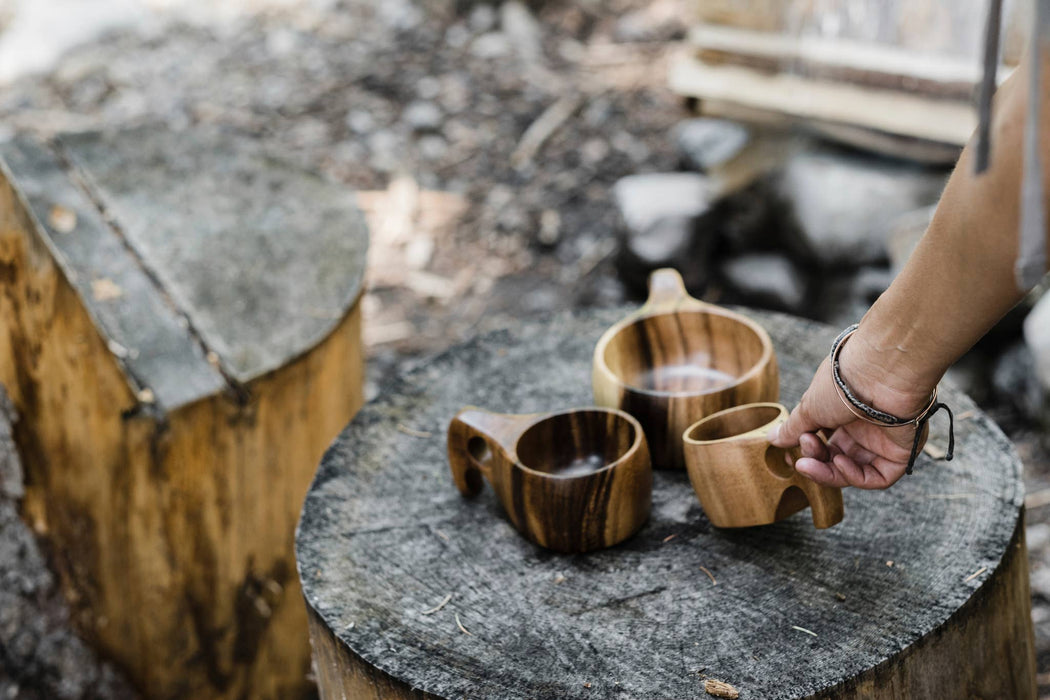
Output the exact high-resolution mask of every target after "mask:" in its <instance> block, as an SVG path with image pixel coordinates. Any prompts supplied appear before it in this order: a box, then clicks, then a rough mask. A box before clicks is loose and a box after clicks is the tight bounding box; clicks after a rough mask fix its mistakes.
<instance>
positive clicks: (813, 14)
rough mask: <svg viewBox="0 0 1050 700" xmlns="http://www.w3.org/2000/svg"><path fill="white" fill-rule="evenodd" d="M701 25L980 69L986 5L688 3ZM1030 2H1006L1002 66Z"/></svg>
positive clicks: (928, 1) (972, 1)
mask: <svg viewBox="0 0 1050 700" xmlns="http://www.w3.org/2000/svg"><path fill="white" fill-rule="evenodd" d="M691 4H692V6H693V9H694V12H695V17H696V18H697V20H698V21H699V22H700V23H703V24H711V25H720V26H731V27H738V28H741V29H751V30H756V31H764V32H776V33H782V34H785V35H789V36H801V35H806V36H808V37H812V38H817V37H825V38H837V39H845V40H856V41H864V42H874V43H878V44H882V45H885V46H892V47H896V48H898V49H904V50H909V51H919V52H924V53H927V54H936V55H940V56H954V57H956V58H960V59H963V60H971V61H973V63H974V65H979V64H980V59H981V49H980V47H981V37H982V34H981V32H982V31H983V28H984V24H985V19H986V17H987V10H988V3H987V0H953V2H944V1H943V0H879V1H877V2H876V1H874V0H825V1H823V2H808V1H807V2H784V1H783V0H692V3H691ZM1030 18H1031V3H1030V2H1017V1H1011V0H1007V2H1006V3H1005V5H1004V16H1003V51H1002V56H1003V61H1004V62H1005V63H1007V64H1009V65H1016V64H1017V62H1018V59H1019V58H1020V55H1021V52H1022V50H1023V48H1024V45H1025V43H1026V41H1027V35H1028V34H1027V32H1026V31H1025V27H1026V26H1028V22H1029V21H1030Z"/></svg>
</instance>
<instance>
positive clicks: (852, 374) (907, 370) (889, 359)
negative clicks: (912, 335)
mask: <svg viewBox="0 0 1050 700" xmlns="http://www.w3.org/2000/svg"><path fill="white" fill-rule="evenodd" d="M863 330H864V326H863V325H862V326H861V327H860V328H859V329H857V331H856V332H855V333H854V334H853V335H851V336H850V337H849V338H848V339H847V340H846V342H845V343H844V344H843V346H842V349H841V351H840V353H839V375H840V376H841V378H842V380H843V381H844V382H845V383H846V385H847V386H848V387H849V388H850V390H851V391H852V392H853V393H854V395H855V396H856V397H857V398H858V399H860V400H861V401H862V402H864V403H866V404H868V405H869V406H872V407H874V408H876V409H878V410H880V411H884V412H886V413H889V414H891V415H893V416H897V417H899V418H905V419H907V418H912V417H913V416H915V415H917V414H918V413H919V412H921V411H922V410H923V409H924V408H925V407H926V405H927V404H928V403H929V400H930V394H931V393H932V392H933V390H934V388H935V387H936V386H937V382H938V381H939V379H940V376H939V375H935V374H933V373H932V372H924V371H922V369H921V368H919V367H916V366H915V358H914V357H913V356H912V355H909V353H908V352H907V351H906V350H905V349H904V348H905V347H907V346H901V345H899V344H896V345H894V346H892V347H886V346H884V345H881V344H876V343H873V342H871V340H870V337H868V336H866V335H864V334H862V333H863ZM869 335H870V334H869Z"/></svg>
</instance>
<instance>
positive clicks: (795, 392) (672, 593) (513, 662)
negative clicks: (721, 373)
mask: <svg viewBox="0 0 1050 700" xmlns="http://www.w3.org/2000/svg"><path fill="white" fill-rule="evenodd" d="M622 315H623V311H607V312H599V313H593V314H586V315H581V316H576V317H573V316H568V315H563V316H558V317H555V318H554V319H552V320H550V321H549V322H544V323H529V324H523V325H522V327H521V328H519V329H517V330H515V331H513V332H511V331H506V332H498V333H495V334H493V335H490V336H487V337H485V338H483V339H480V340H477V341H474V342H471V343H468V344H466V345H464V346H461V347H458V348H455V349H453V350H451V351H449V352H448V353H445V354H443V355H441V356H439V357H437V358H435V359H433V360H431V361H429V362H427V363H425V364H423V365H422V366H420V367H418V368H417V369H415V370H414V371H412V372H410V373H408V374H407V375H405V376H403V377H402V378H399V379H397V380H395V381H393V382H391V383H389V384H388V385H386V386H385V387H383V389H382V391H381V393H380V398H379V399H378V400H377V401H375V402H373V403H371V404H369V405H368V406H366V407H365V408H364V409H363V410H362V411H361V412H360V413H359V414H358V415H357V417H356V418H355V419H354V421H353V422H352V423H351V424H350V426H349V427H348V428H347V429H346V430H345V431H344V432H343V434H342V435H341V436H340V437H339V439H338V440H336V442H335V443H334V444H333V446H332V447H331V448H330V449H329V451H328V453H327V454H326V456H325V458H324V460H323V461H322V463H321V466H320V469H319V471H318V473H317V476H316V478H315V481H314V484H313V486H312V487H311V490H310V493H309V495H308V496H307V500H306V503H305V505H304V508H303V513H302V517H301V520H300V523H299V529H298V533H297V561H298V566H299V572H300V577H301V579H302V583H303V591H304V594H305V597H306V601H307V604H308V606H309V607H310V608H311V611H312V612H311V614H312V620H313V623H314V626H315V630H314V631H315V638H316V634H317V632H318V630H319V629H321V628H323V630H324V631H325V632H326V633H327V635H329V637H327V638H326V639H325V640H324V641H321V642H320V643H318V644H317V645H316V648H317V649H318V650H319V651H318V653H322V652H323V654H322V656H323V659H319V660H318V664H319V666H324V668H319V678H320V684H321V691H322V694H323V695H325V694H326V690H328V691H329V694H328V695H327V697H338V693H339V689H340V688H342V689H344V690H346V689H347V688H351V689H353V688H359V687H362V686H360V685H359V684H365V686H364V687H367V688H371V689H372V690H371V692H380V691H379V690H376V689H377V688H379V687H380V686H381V687H382V688H385V689H387V690H386V691H383V692H386V693H388V695H383V696H384V697H398V698H400V697H416V695H415V694H412V693H410V692H409V690H408V689H413V690H414V691H425V692H426V693H429V694H432V695H433V696H435V697H442V698H460V697H471V698H541V697H542V698H548V697H558V698H591V699H593V698H606V697H609V698H620V697H622V698H698V697H707V696H706V695H704V691H703V681H702V677H701V675H700V673H701V672H702V673H704V674H706V675H707V676H708V677H713V678H718V679H722V680H725V681H728V682H730V683H732V684H733V685H735V686H737V687H738V688H740V690H741V691H742V695H741V697H746V698H764V699H770V698H774V699H775V698H798V697H806V696H815V695H819V696H820V697H825V696H827V697H832V696H837V695H838V693H842V692H845V691H844V690H843V689H852V690H850V692H851V693H854V694H849V695H848V696H849V697H868V695H865V694H864V693H865V692H868V691H865V688H868V689H869V691H870V686H866V685H864V684H865V683H874V684H875V685H876V686H878V687H880V688H881V689H882V690H881V692H882V693H885V692H886V690H885V688H886V684H888V683H893V682H896V680H893V679H901V678H906V679H907V688H909V689H911V691H910V692H912V693H915V692H919V693H920V694H918V695H915V694H913V695H911V697H935V696H937V692H936V690H935V688H936V687H938V686H940V687H943V685H944V683H945V679H946V678H951V677H961V676H964V675H965V676H966V677H967V678H970V677H971V676H972V675H974V674H976V675H978V676H980V675H985V676H989V677H991V676H995V678H994V679H993V680H992V683H993V684H994V691H995V692H998V693H1001V692H1002V690H1003V688H1004V685H1003V684H1004V683H1005V684H1006V685H1007V686H1009V685H1010V684H1011V683H1016V685H1015V686H1014V687H1013V688H1012V689H1010V688H1007V694H1008V695H991V694H989V692H991V691H986V690H982V687H987V685H985V686H981V681H980V680H977V681H974V682H973V684H972V685H970V686H968V687H969V688H971V689H972V692H971V693H970V694H969V695H967V697H970V696H973V697H1005V696H1010V697H1029V696H1030V694H1032V695H1031V696H1032V697H1034V685H1033V684H1032V683H1033V682H1032V680H1031V679H1032V678H1033V677H1034V676H1033V674H1034V670H1033V669H1034V658H1033V655H1032V642H1031V626H1030V620H1028V619H1027V614H1028V613H1027V610H1028V608H1027V605H1028V602H1027V574H1026V569H1025V568H1024V567H1025V562H1024V547H1023V543H1022V541H1021V539H1020V537H1021V535H1020V533H1021V532H1022V528H1021V527H1020V523H1021V520H1020V517H1021V512H1022V484H1021V481H1020V462H1019V460H1018V459H1017V457H1016V455H1015V453H1014V451H1013V448H1012V446H1011V444H1010V442H1009V441H1008V440H1007V439H1006V438H1005V437H1004V436H1003V434H1002V433H1001V432H1000V431H999V430H998V428H996V426H995V425H994V424H993V423H992V422H991V421H990V420H989V419H988V418H987V417H986V416H984V415H983V414H981V413H980V412H975V411H976V409H975V406H974V404H973V403H972V402H971V401H970V400H969V399H968V398H967V397H965V396H964V395H962V394H961V393H960V392H958V391H956V390H955V389H953V388H952V387H950V386H947V387H944V388H943V389H942V391H943V393H942V396H944V397H945V400H946V401H947V402H948V403H949V404H951V405H952V407H953V408H954V409H955V410H956V412H957V414H959V413H961V414H963V415H966V414H967V413H970V417H968V418H964V419H962V420H960V421H959V423H958V426H957V433H956V438H957V446H956V459H955V461H953V462H951V463H943V462H938V463H934V462H932V461H931V460H930V459H929V458H928V457H926V456H925V455H924V456H922V457H921V458H920V461H919V463H918V466H917V468H916V473H915V474H914V475H913V476H911V477H908V478H905V479H904V481H903V482H902V483H900V484H898V485H897V486H896V487H894V488H893V489H891V490H889V491H886V492H864V491H859V490H854V489H850V490H847V491H846V492H845V493H844V496H845V519H844V520H843V522H842V523H841V524H840V525H838V526H836V527H834V528H831V529H829V530H823V531H818V530H815V529H814V528H813V527H812V524H811V523H810V517H809V514H808V512H805V511H803V512H802V513H799V514H797V515H795V516H793V517H791V518H789V519H787V520H785V521H782V522H780V523H777V524H775V525H771V526H767V527H762V528H753V529H747V530H741V531H719V530H717V529H714V528H712V527H711V525H710V524H709V522H708V521H707V519H706V517H705V516H704V514H703V511H702V510H701V508H700V505H699V503H698V501H697V499H696V497H695V495H694V494H693V491H692V489H691V488H690V486H689V483H688V481H687V480H686V477H685V475H684V474H681V473H674V472H657V473H656V475H655V480H654V489H653V499H654V502H653V511H652V516H651V518H650V520H649V522H648V524H647V525H645V526H644V527H643V529H642V530H641V531H640V532H639V533H638V534H637V535H636V536H635V537H633V538H632V539H629V540H628V541H626V542H625V543H624V544H623V545H621V546H618V547H615V548H613V549H609V550H605V551H600V552H595V553H592V554H588V555H582V556H562V555H556V554H552V553H550V552H547V551H544V550H542V549H539V548H537V547H535V546H533V545H531V544H530V543H528V542H527V541H525V540H524V539H522V538H521V537H520V536H519V535H518V534H517V532H516V531H515V530H514V529H513V528H512V527H511V525H510V524H509V523H508V522H507V520H506V518H505V517H504V515H503V513H502V511H501V509H500V507H499V504H498V503H497V502H496V500H495V498H494V496H493V495H492V493H491V491H485V492H484V493H483V494H482V495H481V496H479V497H478V498H477V499H474V500H467V499H464V498H463V497H461V496H460V494H459V493H458V492H457V491H456V489H455V488H454V487H453V485H452V480H451V477H450V475H449V472H448V465H447V463H446V456H445V439H444V435H445V428H446V426H447V424H448V421H449V419H450V418H451V417H452V416H453V415H454V414H455V412H456V410H457V409H459V408H460V407H461V406H463V405H468V404H474V405H477V406H481V407H486V408H490V409H495V410H500V411H512V412H532V411H540V410H546V409H550V408H560V407H569V406H579V405H586V404H589V403H590V402H591V396H590V382H589V377H590V357H591V351H592V349H593V346H594V343H595V341H596V340H597V339H598V337H599V335H600V334H601V332H602V331H603V330H604V329H605V328H606V327H607V326H608V325H609V324H611V323H612V322H614V321H616V320H618V319H619V318H620V317H622ZM753 315H754V316H755V317H756V318H757V319H758V320H759V321H760V322H761V323H763V325H764V326H765V327H766V328H767V329H768V330H769V332H770V335H771V337H772V339H773V341H774V344H775V346H776V348H777V351H778V354H779V360H780V365H781V375H782V398H783V400H784V402H785V403H787V404H789V405H791V404H793V403H794V402H796V401H797V400H798V398H799V396H800V395H801V393H802V391H803V390H804V388H805V386H806V385H807V383H808V381H809V378H810V377H811V375H812V371H813V369H814V368H815V367H816V365H817V364H818V363H819V361H820V360H821V358H822V357H823V355H824V353H825V352H826V351H827V348H828V346H829V343H830V341H831V339H832V337H833V335H834V331H833V330H832V329H830V328H827V327H825V326H820V325H817V324H813V323H810V322H806V321H802V320H797V319H792V318H789V317H786V316H782V315H774V314H765V313H763V314H753ZM935 422H936V425H935V426H934V428H935V429H934V436H933V440H934V441H937V440H942V439H943V438H944V436H943V434H941V431H943V429H944V426H943V425H942V423H941V420H940V419H938V420H937V421H935ZM701 567H705V568H706V569H708V570H709V571H710V572H711V574H712V575H713V576H714V577H715V579H716V580H717V585H714V584H713V583H712V581H711V580H710V579H709V578H708V576H707V574H706V573H705V572H704V571H703V570H702V569H701ZM978 572H979V573H978ZM975 574H976V575H975ZM449 595H451V596H452V597H451V599H450V600H449V601H448V602H447V604H446V605H444V606H443V607H442V608H441V609H440V610H438V611H436V612H433V613H432V614H424V612H425V611H428V610H431V609H433V608H435V607H437V606H438V605H439V604H440V603H441V601H442V600H444V599H445V598H446V597H447V596H449ZM457 615H458V619H459V621H460V622H461V623H462V625H463V627H464V628H465V629H466V630H468V631H469V633H470V634H469V635H468V634H465V633H464V632H462V631H461V630H460V629H459V628H458V626H457V621H456V616H457ZM1011 615H1012V616H1013V617H1012V618H1011V619H1013V620H1014V622H1011V623H1010V624H1011V625H1012V626H1011V628H1010V630H1008V631H1007V632H1005V633H1004V636H1003V637H1002V639H1006V640H1009V641H1007V642H1005V646H1003V647H996V648H989V649H987V650H984V649H983V648H982V646H981V645H982V644H984V643H985V639H986V638H985V636H984V635H985V631H986V630H987V629H988V628H987V626H986V625H988V624H990V623H988V620H989V619H993V618H994V619H1002V618H1006V617H1008V616H1011ZM967 625H970V627H967ZM799 628H802V629H799ZM803 630H809V631H810V632H812V634H810V633H809V632H806V631H803ZM953 635H962V636H953ZM322 636H324V635H322ZM960 639H961V640H963V641H964V642H965V641H966V640H970V639H972V644H970V646H971V648H972V649H973V650H974V651H973V652H972V656H973V658H974V659H976V662H973V661H971V660H970V659H969V658H967V659H965V660H962V659H960V660H959V661H958V663H959V664H960V665H965V666H966V668H956V667H955V665H954V664H955V663H956V658H957V657H955V656H952V654H953V652H951V651H950V649H951V648H952V647H951V643H949V642H946V641H945V640H954V641H955V642H958V641H959V640H960ZM997 639H999V638H998V637H997ZM988 643H989V644H991V642H988ZM938 644H943V646H941V647H938V646H937V645H938ZM946 650H948V651H946ZM920 653H923V654H925V653H929V654H930V656H929V657H927V658H931V659H936V660H937V661H938V664H939V665H938V664H935V665H936V668H931V667H930V666H929V665H925V664H924V665H917V666H916V667H913V668H910V669H908V668H907V667H906V662H907V661H908V660H909V659H912V660H914V659H915V658H916V656H917V654H920ZM937 654H940V656H936V655H937ZM946 657H947V658H946ZM322 661H324V662H325V663H321V662H322ZM982 664H983V666H982ZM346 669H350V671H348V672H346V673H343V674H342V675H339V674H340V672H341V671H344V670H346ZM990 669H1005V670H1003V671H1001V672H999V673H992V672H991V671H990ZM880 674H881V675H880ZM916 674H918V675H919V676H920V677H918V678H916ZM967 674H970V675H967ZM1014 677H1016V681H1014V680H1012V679H1013V678H1014ZM887 678H890V679H891V680H888V681H887V680H886V679H887ZM377 679H378V680H377ZM393 679H396V680H393ZM873 679H874V680H873ZM1004 679H1005V680H1004ZM585 684H589V686H588V685H585ZM879 684H882V685H879ZM391 688H393V689H394V690H391ZM916 688H919V689H920V691H915V689H916ZM923 688H925V691H929V692H928V694H925V695H922V694H921V693H922V692H925V691H923V690H921V689H923ZM397 689H400V690H397ZM900 692H905V691H904V690H902V691H900ZM390 693H393V694H390ZM879 696H880V697H883V696H886V695H879ZM893 696H894V697H897V696H899V695H893Z"/></svg>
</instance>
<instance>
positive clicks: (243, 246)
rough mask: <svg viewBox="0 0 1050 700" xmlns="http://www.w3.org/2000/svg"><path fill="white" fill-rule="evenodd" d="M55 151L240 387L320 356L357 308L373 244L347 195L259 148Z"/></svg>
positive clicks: (215, 144) (202, 145)
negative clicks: (304, 357)
mask: <svg viewBox="0 0 1050 700" xmlns="http://www.w3.org/2000/svg"><path fill="white" fill-rule="evenodd" d="M60 143H61V144H62V145H63V146H64V148H66V149H67V151H68V153H69V155H70V158H71V160H72V161H73V162H75V163H76V164H77V165H78V166H79V168H80V169H81V171H82V173H83V176H84V178H85V180H86V181H87V182H88V183H89V186H90V187H91V188H92V189H93V190H94V191H95V192H96V193H97V198H98V199H99V201H100V202H101V204H102V206H103V207H104V208H105V210H106V211H107V212H109V213H110V215H111V216H112V217H113V218H114V219H116V220H117V221H118V222H119V227H120V230H121V232H122V233H123V235H124V236H125V238H126V240H127V242H128V244H129V245H130V247H131V248H132V249H133V250H134V251H135V253H136V254H137V255H138V257H139V258H140V260H141V262H142V264H143V265H144V266H145V267H146V269H147V270H149V271H150V273H151V274H152V275H153V276H155V278H156V279H157V280H158V281H159V282H160V284H161V285H162V286H163V288H164V290H165V292H166V293H167V294H169V295H170V296H171V298H172V299H173V300H174V302H175V304H176V305H177V306H178V308H180V309H182V310H183V311H184V313H185V315H186V317H187V318H188V319H189V321H190V324H191V325H192V327H193V329H194V330H195V331H196V332H197V333H198V334H199V335H200V337H201V338H202V340H203V342H204V343H205V345H207V347H208V349H209V350H212V351H214V352H215V353H216V354H217V356H218V361H219V362H220V363H221V367H222V369H223V370H224V372H226V373H227V375H228V376H230V377H231V378H233V379H234V380H236V381H237V382H241V383H243V382H247V381H250V380H252V379H254V378H256V377H259V376H262V375H263V374H265V373H267V372H269V371H272V370H274V369H277V368H278V367H281V366H283V365H284V364H286V363H287V362H288V361H289V360H290V359H292V358H294V357H297V356H299V355H301V354H302V353H303V352H305V351H306V350H308V349H309V348H311V347H313V346H314V345H316V344H317V343H318V342H319V341H320V340H321V339H322V338H324V337H325V336H326V335H328V333H330V332H331V331H332V329H333V328H334V327H335V325H336V323H337V322H338V319H340V318H342V317H343V315H344V314H345V313H346V311H347V309H348V308H349V307H350V306H351V304H352V303H353V302H354V300H355V299H357V296H358V294H359V293H360V291H361V285H362V281H363V277H364V265H365V257H366V256H365V249H366V248H367V245H368V233H367V228H366V225H365V222H364V218H363V216H362V215H361V212H360V210H359V208H358V207H357V203H356V200H355V197H354V193H353V191H351V190H350V189H349V188H347V187H345V186H342V185H337V184H335V183H332V182H328V181H326V180H323V179H321V178H320V177H318V176H316V175H313V174H311V173H307V172H305V171H302V170H299V169H297V168H295V167H293V166H291V165H289V164H288V163H287V162H286V161H284V160H283V159H282V158H281V157H280V156H275V155H274V154H271V153H268V152H267V150H266V149H265V147H264V146H262V145H261V144H260V142H259V141H258V140H256V139H251V138H248V137H246V136H243V135H239V134H237V133H233V132H230V131H226V130H223V129H219V128H215V127H199V128H194V129H192V130H190V131H186V132H176V131H172V130H170V129H168V128H166V127H158V126H143V127H139V128H137V129H132V130H129V131H120V132H100V133H85V134H74V135H68V136H62V137H61V138H60ZM275 164H276V165H280V167H274V165H275Z"/></svg>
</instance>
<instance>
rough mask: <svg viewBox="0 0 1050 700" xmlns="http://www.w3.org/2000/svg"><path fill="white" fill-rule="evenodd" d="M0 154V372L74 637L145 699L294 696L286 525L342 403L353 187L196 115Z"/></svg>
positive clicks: (348, 343) (358, 225)
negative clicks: (178, 124)
mask: <svg viewBox="0 0 1050 700" xmlns="http://www.w3.org/2000/svg"><path fill="white" fill-rule="evenodd" d="M0 159H2V171H0V382H2V383H3V384H4V386H6V387H7V389H8V391H9V392H10V395H11V398H12V400H13V401H14V404H15V406H16V408H17V410H18V412H19V414H20V415H21V421H20V422H19V423H18V426H17V433H16V439H17V442H18V445H19V448H20V450H21V451H22V454H23V460H24V463H25V470H26V496H25V503H24V516H25V517H26V519H27V520H28V522H29V523H30V524H31V525H32V527H33V528H34V530H35V531H36V532H37V533H39V534H41V535H42V536H44V537H45V538H46V540H47V542H48V545H49V551H50V553H51V556H52V560H53V563H54V565H55V566H56V568H57V570H58V573H59V575H60V580H61V583H62V586H63V589H64V591H65V593H66V595H67V597H68V598H69V600H70V601H71V603H72V606H73V610H74V619H75V621H76V623H77V625H78V627H79V628H80V630H81V631H82V632H83V633H85V634H86V636H87V637H88V638H89V639H91V640H92V641H93V642H95V643H96V644H97V645H98V646H99V647H100V648H101V649H102V650H103V651H104V652H105V653H106V654H108V655H109V656H111V657H112V658H114V659H115V660H116V661H117V662H119V663H120V664H121V665H122V666H123V667H124V668H125V669H126V670H127V671H128V672H129V673H130V675H131V677H132V678H133V679H134V680H135V682H136V683H137V684H138V685H139V687H140V689H142V690H143V691H145V692H146V693H147V694H148V695H149V696H151V697H158V698H173V697H204V698H207V697H216V698H218V697H230V698H233V697H256V698H276V697H282V698H284V697H295V696H297V695H302V694H305V693H308V692H309V689H310V685H311V684H310V682H309V680H308V678H307V674H308V671H309V645H308V642H307V635H306V616H305V613H304V610H303V608H302V604H301V599H300V596H299V593H298V582H297V580H296V577H295V573H294V561H293V554H292V535H293V528H294V525H295V519H296V517H297V514H298V511H299V506H300V504H301V500H302V497H303V495H304V493H305V491H306V487H307V484H308V482H309V479H310V475H311V474H312V472H313V469H314V467H315V466H316V462H317V459H318V458H319V457H320V455H321V453H322V451H323V450H324V448H325V446H326V445H327V444H328V442H329V441H330V440H331V439H332V437H333V436H334V435H335V434H336V433H337V432H338V430H339V429H340V428H341V427H343V425H345V423H346V421H347V420H348V419H349V418H350V417H351V416H352V415H353V413H354V412H355V411H356V410H357V408H358V407H359V406H360V404H361V401H362V381H363V378H362V374H363V360H362V351H361V343H360V322H361V314H360V305H359V303H358V300H359V296H360V293H361V285H362V275H363V270H364V262H365V253H366V248H367V231H366V227H365V223H364V220H363V218H362V216H361V214H360V212H359V210H358V208H357V205H356V203H355V201H354V197H353V194H352V193H351V192H349V191H348V190H346V189H345V188H343V187H340V186H337V185H335V184H332V183H328V182H325V181H323V180H321V179H320V178H318V177H316V176H313V175H311V174H309V173H305V172H302V171H300V170H297V169H296V168H295V167H292V166H290V165H288V164H287V162H285V161H284V160H282V158H281V157H280V154H276V155H275V154H272V153H270V152H268V151H266V150H264V149H262V148H261V147H260V146H259V145H258V144H257V142H256V141H255V140H254V139H251V138H248V137H246V136H244V135H239V134H237V133H233V132H228V131H222V130H219V129H215V128H210V127H199V128H193V129H189V130H186V131H180V132H175V131H171V130H169V129H167V128H164V127H158V126H143V127H140V128H137V129H134V130H130V131H122V132H118V133H88V134H71V135H63V136H59V137H56V138H55V139H53V140H51V141H48V142H44V141H41V140H38V139H35V138H30V137H19V138H16V139H15V140H12V141H10V142H7V143H4V144H3V145H2V146H0Z"/></svg>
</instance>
